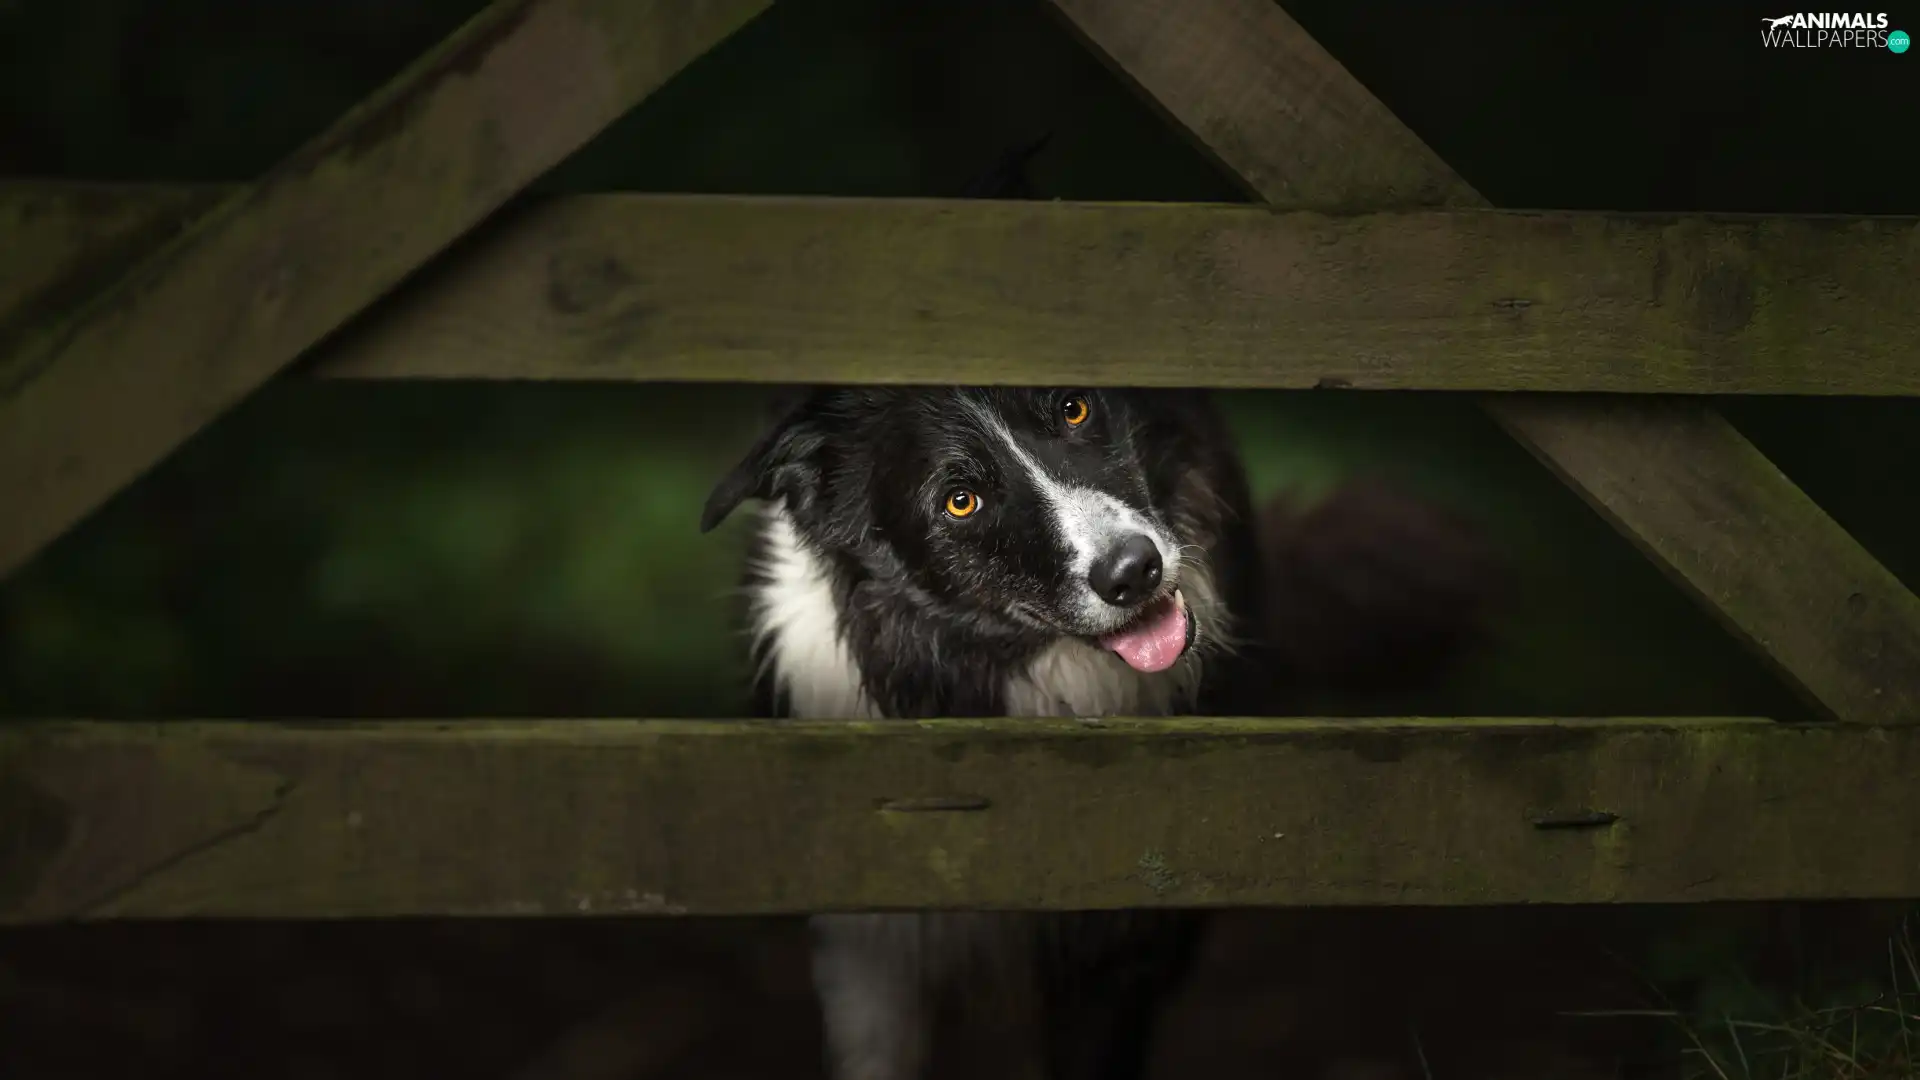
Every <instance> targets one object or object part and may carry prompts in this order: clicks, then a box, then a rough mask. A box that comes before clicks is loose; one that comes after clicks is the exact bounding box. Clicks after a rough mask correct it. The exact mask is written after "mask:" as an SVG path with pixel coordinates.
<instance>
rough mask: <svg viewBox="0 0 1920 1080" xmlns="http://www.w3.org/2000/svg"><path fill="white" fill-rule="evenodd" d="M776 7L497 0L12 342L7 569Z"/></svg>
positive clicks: (3, 441) (0, 401)
mask: <svg viewBox="0 0 1920 1080" xmlns="http://www.w3.org/2000/svg"><path fill="white" fill-rule="evenodd" d="M769 2H770V0H697V2H696V0H497V2H496V3H494V4H493V5H492V6H490V7H489V8H487V9H486V10H485V11H483V12H482V13H481V14H480V15H478V16H476V17H475V18H474V19H473V21H471V22H470V23H468V24H467V25H466V26H465V27H463V28H461V30H460V31H458V32H457V33H455V34H454V35H453V36H452V37H450V38H449V39H448V40H447V41H446V42H444V43H442V44H441V45H440V46H439V47H437V48H435V49H434V50H432V51H431V52H429V53H428V54H427V55H426V56H425V57H423V58H422V59H421V60H420V61H418V62H417V63H415V64H414V65H413V66H412V67H410V68H409V69H408V70H406V71H405V72H403V73H402V74H401V75H399V76H398V77H396V78H395V79H394V80H393V81H392V82H391V83H389V84H388V85H387V87H385V88H384V89H383V90H382V91H381V92H379V93H378V94H376V95H375V96H374V97H372V98H370V99H369V100H367V101H366V102H364V103H362V104H361V105H360V106H359V107H358V108H356V109H355V110H353V111H352V112H350V113H349V114H348V115H347V116H345V117H343V118H342V119H341V120H340V121H339V122H338V123H337V124H335V125H334V126H333V127H332V128H331V129H330V130H328V131H327V132H326V133H324V134H322V135H321V136H320V137H319V138H317V139H315V140H314V141H313V142H311V143H309V144H308V145H307V146H305V147H304V148H302V149H301V150H300V151H299V152H297V153H295V154H294V155H293V156H292V157H290V158H289V159H288V160H286V161H285V162H283V163H281V165H280V166H279V167H277V168H276V169H275V170H274V171H273V172H271V173H270V174H269V175H268V176H267V177H265V178H264V179H262V180H261V181H260V182H259V183H257V184H254V185H251V186H249V187H247V188H246V189H244V190H242V191H240V192H238V193H235V194H234V195H232V196H230V197H229V198H227V199H225V200H223V201H222V202H221V203H219V204H218V206H216V207H215V208H214V209H213V210H211V211H209V212H208V213H207V214H205V215H204V216H203V217H202V218H200V220H198V221H197V222H196V223H195V224H194V225H193V226H192V227H191V228H189V229H187V230H186V231H185V232H184V233H182V234H181V235H180V236H178V237H177V238H176V239H175V240H174V241H173V242H171V243H169V244H167V245H166V246H164V247H163V248H162V249H161V250H159V251H158V252H156V253H154V254H153V255H152V257H150V258H148V259H146V260H145V261H143V262H141V263H139V264H138V265H136V266H135V267H134V268H133V269H132V270H131V271H129V272H128V273H126V274H124V275H121V276H119V277H118V278H117V279H115V281H114V283H113V284H111V285H109V286H108V287H106V288H105V289H104V290H101V291H98V292H96V293H94V294H93V295H92V296H91V298H90V299H88V300H87V301H85V302H83V303H79V304H78V305H77V306H76V307H75V308H74V309H73V310H72V311H71V312H64V313H58V314H59V315H61V316H64V317H61V318H55V315H54V313H49V315H48V320H47V321H46V322H45V323H43V324H38V325H35V326H33V327H23V328H21V330H20V333H19V335H18V337H17V338H16V339H14V340H12V341H10V342H9V343H8V344H7V349H6V352H5V353H4V354H0V504H4V505H5V506H6V507H7V513H6V514H4V515H0V574H5V573H8V572H10V571H12V570H13V569H14V568H16V567H18V566H19V565H20V564H21V563H22V562H24V561H25V560H26V559H27V558H29V557H30V556H31V555H32V554H33V553H34V552H35V551H37V550H38V549H39V548H40V547H41V546H42V545H44V544H45V543H46V542H47V541H48V540H50V539H51V538H52V537H54V536H56V535H58V534H59V533H60V532H61V531H63V530H65V529H66V528H67V527H69V526H71V525H72V524H73V523H74V522H75V521H77V520H78V519H79V518H80V517H82V516H83V515H85V514H86V513H87V512H89V511H90V510H92V509H93V508H94V507H96V506H98V505H99V504H100V503H102V502H103V501H105V500H106V499H107V498H109V497H110V496H111V495H113V494H114V493H115V492H116V491H118V490H119V489H120V488H122V487H123V486H125V485H126V484H127V483H128V482H129V481H131V480H132V479H133V478H134V477H135V476H137V475H139V474H140V473H141V472H142V471H144V470H145V469H147V468H148V467H150V466H151V465H153V464H154V462H156V461H157V460H159V459H160V458H161V457H163V456H164V455H166V454H167V453H168V452H169V451H171V450H173V449H174V448H175V447H176V446H178V445H179V444H180V443H181V442H182V441H184V440H185V439H186V438H188V437H189V436H191V435H192V434H193V433H194V432H196V431H197V430H199V429H200V428H201V427H203V426H204V425H205V424H206V423H207V422H208V421H209V420H211V419H212V418H213V417H214V416H216V415H218V414H219V413H220V412H221V411H222V410H224V409H225V408H227V407H228V406H230V405H232V404H233V403H234V402H235V401H238V400H239V399H240V398H242V397H244V396H245V395H246V394H247V393H249V392H250V391H252V390H254V389H255V388H257V387H258V386H259V385H260V384H261V383H262V382H263V381H265V380H266V379H267V378H269V377H270V376H272V375H273V374H274V373H275V372H276V371H278V370H279V369H280V368H282V367H283V366H285V365H286V364H287V363H289V362H290V361H292V360H293V359H294V357H295V356H297V355H298V354H299V353H301V352H302V351H304V350H305V349H307V348H308V347H310V346H312V345H313V344H314V343H315V342H316V341H318V340H320V339H321V337H323V336H324V335H326V334H327V333H328V332H330V331H332V330H333V329H334V328H335V327H337V326H338V325H340V324H341V323H342V322H343V321H345V320H346V319H347V318H348V317H350V316H352V315H353V314H355V313H356V312H358V311H359V310H360V309H361V308H363V307H365V306H366V305H367V304H368V303H370V302H371V301H373V300H374V299H376V298H378V297H379V296H380V295H381V294H383V293H385V292H386V291H387V290H388V289H389V288H391V287H392V286H393V285H394V284H396V283H397V282H398V281H400V280H401V279H402V278H403V277H404V276H405V275H407V274H408V273H410V272H412V271H413V270H415V269H416V268H418V267H419V266H420V265H421V264H423V263H424V262H426V261H427V260H428V259H429V258H431V257H432V256H433V255H434V254H436V253H437V252H439V251H440V250H441V249H442V248H443V247H445V246H446V245H447V243H449V242H450V241H452V240H453V239H455V238H456V237H458V236H459V235H461V234H462V233H464V232H465V231H466V230H467V229H468V228H470V227H471V226H473V225H474V224H475V223H476V222H478V221H480V220H481V219H482V218H484V217H485V216H486V215H488V214H489V213H491V212H492V211H493V210H494V209H495V208H497V207H498V206H500V205H501V204H502V203H503V202H504V201H505V200H506V199H508V198H509V197H510V196H512V195H513V194H514V193H515V192H516V191H518V190H520V189H521V188H522V187H523V186H524V185H525V184H526V183H527V182H528V181H530V180H532V179H533V178H534V177H536V176H538V175H539V174H540V173H541V172H543V171H545V170H546V169H548V168H549V167H551V166H552V165H554V164H556V163H557V162H558V161H560V159H561V158H563V157H565V156H566V155H567V154H568V153H570V152H572V151H573V150H574V149H576V148H577V147H579V146H580V145H582V144H583V143H585V142H586V141H587V139H589V138H591V137H592V136H593V135H595V134H596V133H598V132H599V131H600V130H601V128H603V127H605V126H606V124H608V123H609V122H611V121H612V120H614V119H616V118H617V117H619V116H620V114H621V113H623V112H625V111H626V110H627V109H628V108H630V107H631V106H632V105H633V104H634V103H636V102H638V101H639V100H640V99H641V98H643V97H645V96H646V95H647V94H648V93H649V92H651V91H652V90H653V89H654V88H656V87H658V86H659V85H661V84H662V83H664V82H665V81H666V80H667V79H668V78H670V77H671V76H672V75H673V74H674V73H676V72H677V71H679V70H680V69H681V68H682V67H683V66H685V65H686V64H687V63H688V62H689V61H691V60H693V59H694V58H695V57H697V56H699V55H701V54H702V53H704V52H705V51H707V50H708V49H709V48H710V47H712V46H713V45H714V44H715V43H716V42H718V41H720V40H722V39H723V38H725V37H726V36H727V35H728V34H730V33H731V32H733V31H734V30H735V29H737V28H738V27H740V26H741V25H743V24H744V23H745V22H746V21H747V20H748V19H750V18H752V17H753V16H754V15H756V14H758V13H759V12H760V11H761V10H763V9H764V8H765V7H766V6H767V4H768V3H769Z"/></svg>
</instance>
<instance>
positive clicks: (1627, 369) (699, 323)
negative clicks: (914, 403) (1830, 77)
mask: <svg viewBox="0 0 1920 1080" xmlns="http://www.w3.org/2000/svg"><path fill="white" fill-rule="evenodd" d="M28 190H29V189H28V188H27V187H25V186H22V185H12V186H11V187H10V188H5V189H0V221H4V220H7V218H6V217H5V216H4V206H5V204H6V200H7V199H9V198H12V199H20V198H24V197H26V192H27V191H28ZM167 194H168V193H167V191H166V189H155V198H161V197H164V196H166V195H167ZM39 198H40V201H41V204H42V205H43V206H46V205H48V199H47V196H46V193H45V192H44V191H42V192H41V194H40V196H39ZM45 212H50V211H43V213H45ZM73 212H75V213H84V212H86V209H85V207H76V208H75V210H74V211H73ZM3 248H4V245H0V249H3ZM37 257H38V258H41V259H44V258H46V257H47V256H46V254H45V253H44V251H42V253H41V254H40V255H38V256H37ZM6 258H7V256H6V255H5V254H4V252H3V251H0V275H3V274H4V272H5V259H6ZM1915 309H1920V223H1916V222H1915V221H1912V220H1909V219H1893V218H1880V219H1866V218H1862V219H1840V218H1835V219H1828V218H1791V217H1782V218H1724V219H1707V218H1687V217H1678V218H1676V217H1647V216H1641V217H1629V216H1605V215H1593V214H1544V213H1541V214H1535V213H1498V212H1479V211H1465V212H1458V213H1440V212H1426V213H1408V214H1383V215H1363V216H1356V217H1329V216H1323V215H1319V214H1310V213H1300V214H1276V213H1274V212H1272V211H1270V210H1267V209H1262V208H1252V207H1234V206H1217V205H1214V206H1187V205H1168V204H1158V205H1143V204H1072V203H992V202H939V201H922V200H859V199H798V198H740V197H716V196H643V195H605V196H586V197H577V198H571V199H564V200H558V201H555V202H552V203H549V204H546V205H543V206H539V207H535V208H531V209H529V210H527V211H525V212H522V213H518V214H514V215H512V216H510V217H508V218H507V219H505V220H502V221H497V222H495V223H493V224H492V225H490V226H489V227H488V228H487V229H486V230H484V231H483V233H482V235H480V236H477V237H475V238H474V240H473V242H471V243H469V244H468V245H466V246H464V247H463V248H462V249H461V250H460V251H459V252H457V253H455V255H454V257H452V258H451V259H448V260H443V261H442V263H441V264H440V265H438V266H436V267H434V268H432V269H431V270H430V271H429V272H428V273H427V274H425V275H423V280H421V281H419V282H418V283H417V284H416V285H415V286H413V287H411V288H409V289H407V290H404V291H403V293H402V295H400V296H398V297H396V298H395V300H394V302H392V303H389V304H387V305H384V306H383V307H382V308H381V309H379V310H377V311H376V312H374V313H372V315H371V317H370V318H368V319H367V320H365V321H364V322H363V323H362V324H361V325H360V326H359V327H358V328H357V330H356V331H355V332H353V333H350V334H349V335H347V336H346V337H345V338H344V339H342V340H340V341H338V342H336V343H335V344H333V345H332V346H330V347H328V348H327V349H326V350H325V351H324V353H323V355H321V356H320V357H319V358H318V365H317V370H318V372H319V373H321V374H324V375H331V376H337V377H356V378H482V379H649V380H718V381H735V380H746V381H758V380H776V381H779V380H789V381H816V380H818V381H847V382H894V383H898V382H955V381H962V382H981V383H996V382H997V383H1007V382H1069V383H1088V384H1094V383H1099V384H1115V383H1129V384H1135V385H1174V384H1183V385H1211V386H1223V387H1292V388H1307V387H1354V388H1361V389H1435V390H1495V391H1511V390H1535V391H1648V392H1672V393H1797V394H1874V395H1891V394H1920V347H1916V345H1915V344H1914V339H1913V337H1912V335H1910V334H1908V333H1906V332H1905V330H1904V328H1903V326H1902V324H1901V321H1900V320H1899V319H1898V318H1897V317H1893V316H1892V315H1890V313H1892V312H1897V311H1902V310H1915Z"/></svg>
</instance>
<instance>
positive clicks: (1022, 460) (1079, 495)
mask: <svg viewBox="0 0 1920 1080" xmlns="http://www.w3.org/2000/svg"><path fill="white" fill-rule="evenodd" d="M1161 419H1163V418H1159V417H1156V416H1155V415H1154V402H1153V400H1152V397H1151V395H1147V394H1141V393H1134V392H1127V391H1115V390H1039V389H1027V388H992V389H986V388H921V387H845V388H835V389H827V390H817V391H814V392H812V393H811V394H808V395H806V396H805V397H804V398H803V399H802V400H800V401H799V402H798V403H797V404H795V405H793V406H791V407H790V408H789V409H787V410H786V412H785V413H784V415H783V416H781V417H780V418H779V419H778V420H777V421H776V422H775V423H774V424H773V426H772V427H771V428H770V429H769V430H768V431H767V432H766V434H765V435H763V436H762V437H761V439H760V440H759V442H758V443H757V444H756V445H755V446H754V447H753V449H752V450H750V451H749V452H748V454H747V455H746V457H745V459H744V460H742V461H741V462H740V464H739V465H738V466H736V467H735V468H734V470H733V471H732V472H731V473H729V474H728V475H727V476H726V477H725V478H724V479H722V480H721V481H720V483H719V484H718V486H716V487H715V489H714V491H713V494H712V496H711V497H710V498H709V499H708V502H707V506H706V511H705V513H704V515H703V517H702V521H701V527H702V529H703V531H704V530H708V529H712V528H713V527H714V526H716V525H718V524H719V523H720V521H721V520H723V519H724V518H725V517H726V516H727V515H728V514H729V513H731V512H732V511H733V510H734V509H735V508H736V507H737V506H739V504H740V503H741V502H742V501H744V500H745V499H747V498H760V499H765V500H769V501H772V502H777V503H780V504H783V505H784V507H785V509H786V512H787V514H788V516H789V517H790V518H791V520H792V522H793V525H794V528H795V531H796V532H797V533H798V534H799V535H800V537H801V538H802V540H803V541H804V542H805V543H806V544H808V546H809V547H811V548H813V549H814V550H815V552H816V553H818V554H820V555H822V556H825V557H827V558H828V559H829V560H830V561H831V562H833V563H835V564H836V565H841V566H849V565H850V566H852V567H857V574H858V575H859V576H860V577H862V578H863V579H866V580H875V581H879V582H882V583H887V584H891V585H895V586H898V587H899V588H900V589H902V590H905V591H906V592H907V593H908V594H910V595H911V596H913V597H914V598H915V599H916V600H918V601H919V602H921V603H923V604H928V605H937V606H938V607H940V608H941V609H943V611H945V612H947V613H951V614H953V615H954V616H955V617H956V618H966V619H971V620H974V621H975V622H976V623H983V624H984V625H985V626H986V627H990V628H992V629H994V630H996V631H998V632H1000V633H1001V634H1003V635H1013V636H1016V637H1025V638H1027V639H1029V640H1033V641H1035V642H1041V641H1045V640H1051V639H1055V638H1060V637H1074V638H1080V639H1083V640H1086V641H1088V642H1091V643H1095V644H1097V645H1098V646H1099V647H1102V648H1105V649H1109V650H1111V651H1112V652H1114V653H1115V654H1116V655H1118V656H1119V657H1120V658H1121V659H1122V660H1124V661H1125V662H1126V663H1127V664H1128V665H1129V666H1131V667H1133V668H1135V669H1136V670H1139V671H1144V672H1157V671H1163V670H1166V669H1167V668H1170V667H1172V666H1173V665H1174V664H1175V662H1177V661H1178V660H1179V659H1180V657H1181V656H1182V655H1183V654H1185V653H1186V652H1187V650H1188V649H1189V648H1191V647H1192V646H1193V645H1194V643H1195V640H1196V637H1197V635H1198V632H1199V631H1200V630H1201V629H1202V628H1203V627H1205V626H1207V625H1209V624H1211V621H1212V619H1211V612H1210V611H1209V610H1208V609H1209V608H1210V607H1211V605H1213V604H1214V602H1215V601H1214V598H1213V596H1212V595H1211V585H1210V580H1209V579H1208V574H1207V567H1206V563H1205V552H1204V550H1203V549H1202V548H1201V547H1200V544H1201V543H1204V540H1205V538H1204V537H1200V536H1195V535H1191V530H1190V529H1187V528H1186V527H1185V519H1186V516H1185V515H1184V514H1183V513H1182V512H1181V507H1180V497H1181V494H1182V491H1183V485H1188V484H1189V483H1190V477H1188V476H1187V470H1186V469H1184V468H1183V467H1182V466H1181V462H1180V460H1179V455H1178V454H1176V453H1170V452H1168V450H1169V448H1168V447H1167V446H1165V445H1163V444H1161V443H1159V442H1157V441H1156V432H1157V431H1159V430H1160V426H1161V425H1160V423H1159V421H1160V420H1161Z"/></svg>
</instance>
